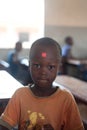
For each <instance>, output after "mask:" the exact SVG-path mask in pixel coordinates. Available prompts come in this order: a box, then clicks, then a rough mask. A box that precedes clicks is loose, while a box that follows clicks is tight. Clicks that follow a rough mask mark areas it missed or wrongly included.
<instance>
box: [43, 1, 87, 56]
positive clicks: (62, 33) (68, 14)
mask: <svg viewBox="0 0 87 130" xmlns="http://www.w3.org/2000/svg"><path fill="white" fill-rule="evenodd" d="M86 12H87V1H86V0H83V1H82V0H76V1H73V0H45V36H50V37H53V38H54V39H55V40H57V41H58V42H59V43H60V45H61V46H63V44H64V38H65V37H66V36H68V35H69V36H72V37H73V39H74V46H73V55H74V56H76V57H80V58H87V14H86Z"/></svg>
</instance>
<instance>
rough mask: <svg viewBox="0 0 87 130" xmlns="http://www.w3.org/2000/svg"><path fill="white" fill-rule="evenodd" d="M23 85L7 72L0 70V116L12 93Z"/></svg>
mask: <svg viewBox="0 0 87 130" xmlns="http://www.w3.org/2000/svg"><path fill="white" fill-rule="evenodd" d="M22 86H23V85H22V84H21V83H20V82H18V81H17V80H16V79H15V78H13V77H12V76H11V75H10V74H9V73H8V72H7V71H5V70H0V115H1V113H2V112H3V110H4V109H5V107H6V105H7V103H8V101H9V99H10V98H11V97H12V95H13V93H14V92H15V91H16V90H17V89H18V88H20V87H22Z"/></svg>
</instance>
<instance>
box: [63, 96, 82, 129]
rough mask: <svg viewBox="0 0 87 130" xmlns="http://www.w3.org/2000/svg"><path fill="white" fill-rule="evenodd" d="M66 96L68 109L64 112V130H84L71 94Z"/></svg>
mask: <svg viewBox="0 0 87 130" xmlns="http://www.w3.org/2000/svg"><path fill="white" fill-rule="evenodd" d="M68 96H69V97H68V109H67V111H66V112H65V119H64V120H65V121H64V122H65V123H64V124H65V125H64V130H84V128H83V123H82V120H81V116H80V113H79V110H78V107H77V104H76V102H75V99H74V97H73V96H72V94H69V95H68Z"/></svg>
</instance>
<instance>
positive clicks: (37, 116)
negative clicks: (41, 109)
mask: <svg viewBox="0 0 87 130" xmlns="http://www.w3.org/2000/svg"><path fill="white" fill-rule="evenodd" d="M28 117H29V124H28V126H27V128H28V129H30V130H32V129H34V128H35V130H36V129H40V128H41V127H42V125H43V124H44V121H45V116H44V115H43V114H42V113H37V112H31V111H30V110H28Z"/></svg>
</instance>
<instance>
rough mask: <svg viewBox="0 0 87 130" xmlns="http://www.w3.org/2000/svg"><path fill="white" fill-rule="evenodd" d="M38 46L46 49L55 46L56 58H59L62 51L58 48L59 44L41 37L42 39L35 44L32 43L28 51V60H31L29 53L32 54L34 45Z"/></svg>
mask: <svg viewBox="0 0 87 130" xmlns="http://www.w3.org/2000/svg"><path fill="white" fill-rule="evenodd" d="M38 44H39V45H42V46H46V47H49V46H51V45H52V46H54V45H55V46H56V48H57V52H58V56H59V57H60V58H61V55H62V51H61V47H60V45H59V43H58V42H57V41H56V40H54V39H52V38H50V37H43V38H40V39H38V40H36V41H35V42H33V44H32V46H31V49H30V55H29V59H31V53H32V50H33V48H34V47H35V45H38Z"/></svg>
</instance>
